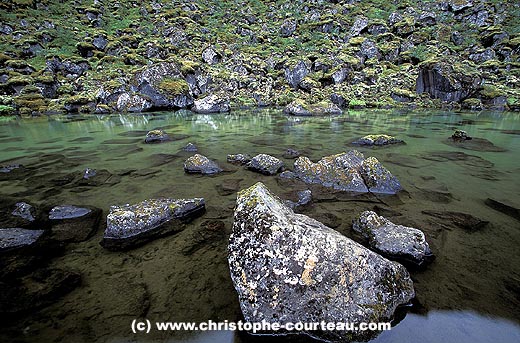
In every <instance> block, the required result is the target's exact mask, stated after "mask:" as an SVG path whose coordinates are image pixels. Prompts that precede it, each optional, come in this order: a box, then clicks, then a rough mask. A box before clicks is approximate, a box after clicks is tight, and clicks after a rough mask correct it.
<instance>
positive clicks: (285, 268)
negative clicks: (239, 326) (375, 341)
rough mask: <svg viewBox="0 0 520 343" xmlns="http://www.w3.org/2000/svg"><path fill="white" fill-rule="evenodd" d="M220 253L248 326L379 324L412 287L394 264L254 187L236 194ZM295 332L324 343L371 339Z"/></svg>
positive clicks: (405, 300) (359, 335) (408, 297)
mask: <svg viewBox="0 0 520 343" xmlns="http://www.w3.org/2000/svg"><path fill="white" fill-rule="evenodd" d="M228 253H229V255H228V262H229V268H230V272H231V279H232V281H233V284H234V286H235V289H236V291H237V293H238V297H239V301H240V307H241V309H242V313H243V315H244V318H245V320H246V321H248V322H261V321H262V320H265V321H267V322H270V323H274V322H277V323H281V324H284V323H287V322H292V323H296V322H303V323H309V322H321V321H324V322H334V323H337V322H349V323H356V324H359V323H361V322H383V321H388V320H390V319H391V318H392V316H393V313H394V311H395V309H396V308H397V307H398V306H400V305H403V304H407V303H408V302H409V301H410V300H411V299H412V298H413V297H414V289H413V282H412V280H411V279H410V275H409V274H408V272H407V270H406V269H405V268H404V267H403V266H402V265H400V264H398V263H395V262H391V261H389V260H387V259H385V258H384V257H382V256H380V255H379V254H377V253H375V252H372V251H370V250H368V249H366V248H365V247H363V246H361V245H360V244H358V243H356V242H354V241H352V240H351V239H349V238H347V237H345V236H343V235H341V234H340V233H338V232H337V231H334V230H332V229H330V228H328V227H326V226H325V225H323V224H321V223H320V222H318V221H316V220H314V219H311V218H309V217H307V216H305V215H300V214H295V213H294V212H293V211H292V210H291V209H290V208H289V207H287V206H285V205H284V204H283V202H282V201H281V200H280V199H279V198H277V197H276V196H274V195H273V194H272V193H271V192H270V191H269V190H268V189H267V188H266V187H265V186H264V185H263V184H262V183H257V184H255V185H254V186H252V187H250V188H248V189H246V190H243V191H241V192H240V193H239V194H238V198H237V203H236V207H235V213H234V222H233V230H232V234H231V236H230V239H229V247H228ZM266 333H269V334H285V333H287V332H285V331H283V330H280V331H276V332H266ZM303 333H304V334H307V335H309V336H312V337H314V338H317V339H322V340H326V341H331V342H345V341H350V340H353V339H356V340H358V339H359V340H363V339H368V338H370V336H373V335H376V334H377V333H374V332H368V331H364V332H361V331H358V332H355V331H354V332H353V331H343V330H337V331H304V332H303Z"/></svg>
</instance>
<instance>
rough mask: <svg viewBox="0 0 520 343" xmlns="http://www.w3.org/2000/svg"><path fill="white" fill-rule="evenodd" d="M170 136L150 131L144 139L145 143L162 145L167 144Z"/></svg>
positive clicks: (162, 132) (157, 131) (159, 131)
mask: <svg viewBox="0 0 520 343" xmlns="http://www.w3.org/2000/svg"><path fill="white" fill-rule="evenodd" d="M170 140H171V139H170V136H168V134H167V133H166V132H164V131H163V130H152V131H148V133H147V134H146V138H145V139H144V142H145V143H163V142H169V141H170Z"/></svg>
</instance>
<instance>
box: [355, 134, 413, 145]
mask: <svg viewBox="0 0 520 343" xmlns="http://www.w3.org/2000/svg"><path fill="white" fill-rule="evenodd" d="M400 143H404V141H403V140H401V139H397V138H395V137H393V136H389V135H366V136H364V137H361V138H360V139H358V140H355V141H354V142H352V144H355V145H370V146H372V145H377V146H381V145H389V144H400Z"/></svg>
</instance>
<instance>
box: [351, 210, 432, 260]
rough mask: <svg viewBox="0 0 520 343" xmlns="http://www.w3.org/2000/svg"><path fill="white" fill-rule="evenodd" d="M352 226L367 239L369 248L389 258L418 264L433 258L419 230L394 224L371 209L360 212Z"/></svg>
mask: <svg viewBox="0 0 520 343" xmlns="http://www.w3.org/2000/svg"><path fill="white" fill-rule="evenodd" d="M352 228H353V229H354V231H356V232H358V233H360V234H361V235H362V236H363V237H364V238H365V239H367V240H368V245H369V246H370V248H371V249H374V250H375V251H377V252H378V253H380V254H383V255H384V256H386V257H388V258H390V259H395V260H398V261H399V262H404V263H410V264H413V265H416V266H420V265H422V264H424V263H425V262H429V261H431V260H432V258H433V254H432V252H431V250H430V246H429V245H428V242H426V238H425V236H424V233H423V232H422V231H421V230H419V229H415V228H412V227H406V226H403V225H396V224H394V223H392V222H391V221H389V220H388V219H386V218H384V217H382V216H379V215H377V213H375V212H373V211H365V212H363V213H361V214H360V215H359V216H358V217H357V218H355V219H354V220H353V222H352Z"/></svg>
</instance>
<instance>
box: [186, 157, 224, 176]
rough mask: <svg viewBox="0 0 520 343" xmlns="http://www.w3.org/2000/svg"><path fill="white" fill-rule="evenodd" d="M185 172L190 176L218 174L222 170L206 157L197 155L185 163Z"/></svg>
mask: <svg viewBox="0 0 520 343" xmlns="http://www.w3.org/2000/svg"><path fill="white" fill-rule="evenodd" d="M184 171H185V172H186V173H190V174H197V173H200V174H217V173H220V172H221V171H222V168H220V167H219V166H218V164H217V163H215V162H213V161H212V160H210V159H209V158H207V157H206V156H203V155H199V154H195V155H193V156H191V157H190V158H188V159H187V160H186V161H185V162H184Z"/></svg>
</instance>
